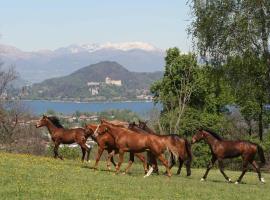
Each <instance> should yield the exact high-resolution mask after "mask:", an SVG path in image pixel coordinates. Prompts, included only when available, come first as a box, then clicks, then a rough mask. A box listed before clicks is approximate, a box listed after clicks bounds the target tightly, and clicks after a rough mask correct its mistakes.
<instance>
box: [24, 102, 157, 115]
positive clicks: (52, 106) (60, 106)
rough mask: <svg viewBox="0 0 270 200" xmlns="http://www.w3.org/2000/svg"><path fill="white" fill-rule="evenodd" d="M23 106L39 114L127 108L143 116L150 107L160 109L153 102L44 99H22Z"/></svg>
mask: <svg viewBox="0 0 270 200" xmlns="http://www.w3.org/2000/svg"><path fill="white" fill-rule="evenodd" d="M23 104H24V106H25V107H26V108H27V109H29V110H30V111H31V112H32V113H34V114H37V115H40V114H43V113H45V112H47V111H48V110H54V111H56V112H59V113H64V114H71V113H74V112H76V111H80V112H101V111H105V110H111V109H121V110H123V109H128V110H131V111H133V112H136V113H137V114H139V115H141V116H143V115H146V114H147V113H148V112H149V111H151V110H152V109H154V108H155V109H160V108H161V106H160V105H156V106H155V105H154V103H153V102H93V103H89V102H87V103H84V102H82V103H77V102H56V101H45V100H34V101H28V100H27V101H23Z"/></svg>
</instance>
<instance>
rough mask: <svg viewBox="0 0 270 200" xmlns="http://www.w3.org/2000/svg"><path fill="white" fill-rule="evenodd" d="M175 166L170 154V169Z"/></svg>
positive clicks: (172, 156)
mask: <svg viewBox="0 0 270 200" xmlns="http://www.w3.org/2000/svg"><path fill="white" fill-rule="evenodd" d="M174 165H175V158H174V155H173V153H172V152H171V155H170V167H169V168H170V169H171V168H172V167H173V166H174Z"/></svg>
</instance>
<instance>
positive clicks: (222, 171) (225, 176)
mask: <svg viewBox="0 0 270 200" xmlns="http://www.w3.org/2000/svg"><path fill="white" fill-rule="evenodd" d="M218 166H219V171H220V172H221V174H222V175H223V176H224V178H225V179H226V180H227V181H228V182H232V180H231V179H230V178H229V177H228V176H227V175H226V174H225V172H224V165H223V161H222V160H218Z"/></svg>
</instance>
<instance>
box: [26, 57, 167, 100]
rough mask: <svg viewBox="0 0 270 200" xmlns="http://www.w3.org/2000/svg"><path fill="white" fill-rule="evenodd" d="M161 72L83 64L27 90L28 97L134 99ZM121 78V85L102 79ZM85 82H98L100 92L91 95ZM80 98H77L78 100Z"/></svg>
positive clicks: (110, 65) (102, 64)
mask: <svg viewBox="0 0 270 200" xmlns="http://www.w3.org/2000/svg"><path fill="white" fill-rule="evenodd" d="M162 76H163V72H151V73H149V72H130V71H128V70H127V69H126V68H124V67H123V66H121V65H120V64H118V63H117V62H110V61H104V62H100V63H97V64H93V65H89V66H86V67H83V68H81V69H79V70H77V71H75V72H74V73H72V74H70V75H68V76H63V77H59V78H52V79H47V80H45V81H43V82H41V83H38V84H34V85H33V86H32V87H31V88H29V89H28V91H29V92H28V93H29V94H28V95H27V96H25V98H29V99H57V100H67V99H66V98H68V99H69V98H90V99H88V100H99V99H100V100H108V99H110V98H118V99H122V100H124V99H126V100H128V99H134V98H136V96H138V95H141V94H145V95H147V94H148V93H149V91H148V90H149V87H150V85H151V84H152V83H153V82H154V81H156V80H158V79H160V78H162ZM106 77H109V78H111V79H112V80H121V81H122V86H115V85H108V84H105V83H104V82H105V78H106ZM88 82H99V83H100V86H99V88H98V90H99V93H98V94H95V95H92V94H91V91H89V86H88V85H87V83H88ZM77 100H79V99H77Z"/></svg>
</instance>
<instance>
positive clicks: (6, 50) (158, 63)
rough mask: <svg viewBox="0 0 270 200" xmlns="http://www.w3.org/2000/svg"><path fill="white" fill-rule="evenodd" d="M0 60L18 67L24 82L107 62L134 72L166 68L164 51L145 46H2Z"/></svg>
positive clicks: (131, 43) (140, 43)
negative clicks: (28, 48) (30, 49)
mask: <svg viewBox="0 0 270 200" xmlns="http://www.w3.org/2000/svg"><path fill="white" fill-rule="evenodd" d="M0 60H2V61H3V62H4V63H5V65H15V66H16V70H17V71H18V72H19V73H20V74H21V77H22V78H23V79H25V80H28V81H30V82H41V81H43V80H45V79H48V78H52V77H58V76H64V75H67V74H70V73H71V72H73V71H75V70H78V69H79V68H81V67H83V66H86V65H90V64H94V63H97V62H100V61H106V60H108V61H116V62H118V63H120V64H121V65H123V66H125V67H126V68H127V69H128V70H130V71H135V72H153V71H160V70H163V66H164V51H162V50H161V49H158V48H156V47H154V46H153V45H151V44H148V43H144V42H124V43H110V42H108V43H105V44H97V43H94V44H81V45H78V44H73V45H69V46H67V47H61V48H58V49H56V50H39V51H34V52H26V51H22V50H20V49H18V48H16V47H12V46H8V45H1V44H0Z"/></svg>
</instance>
